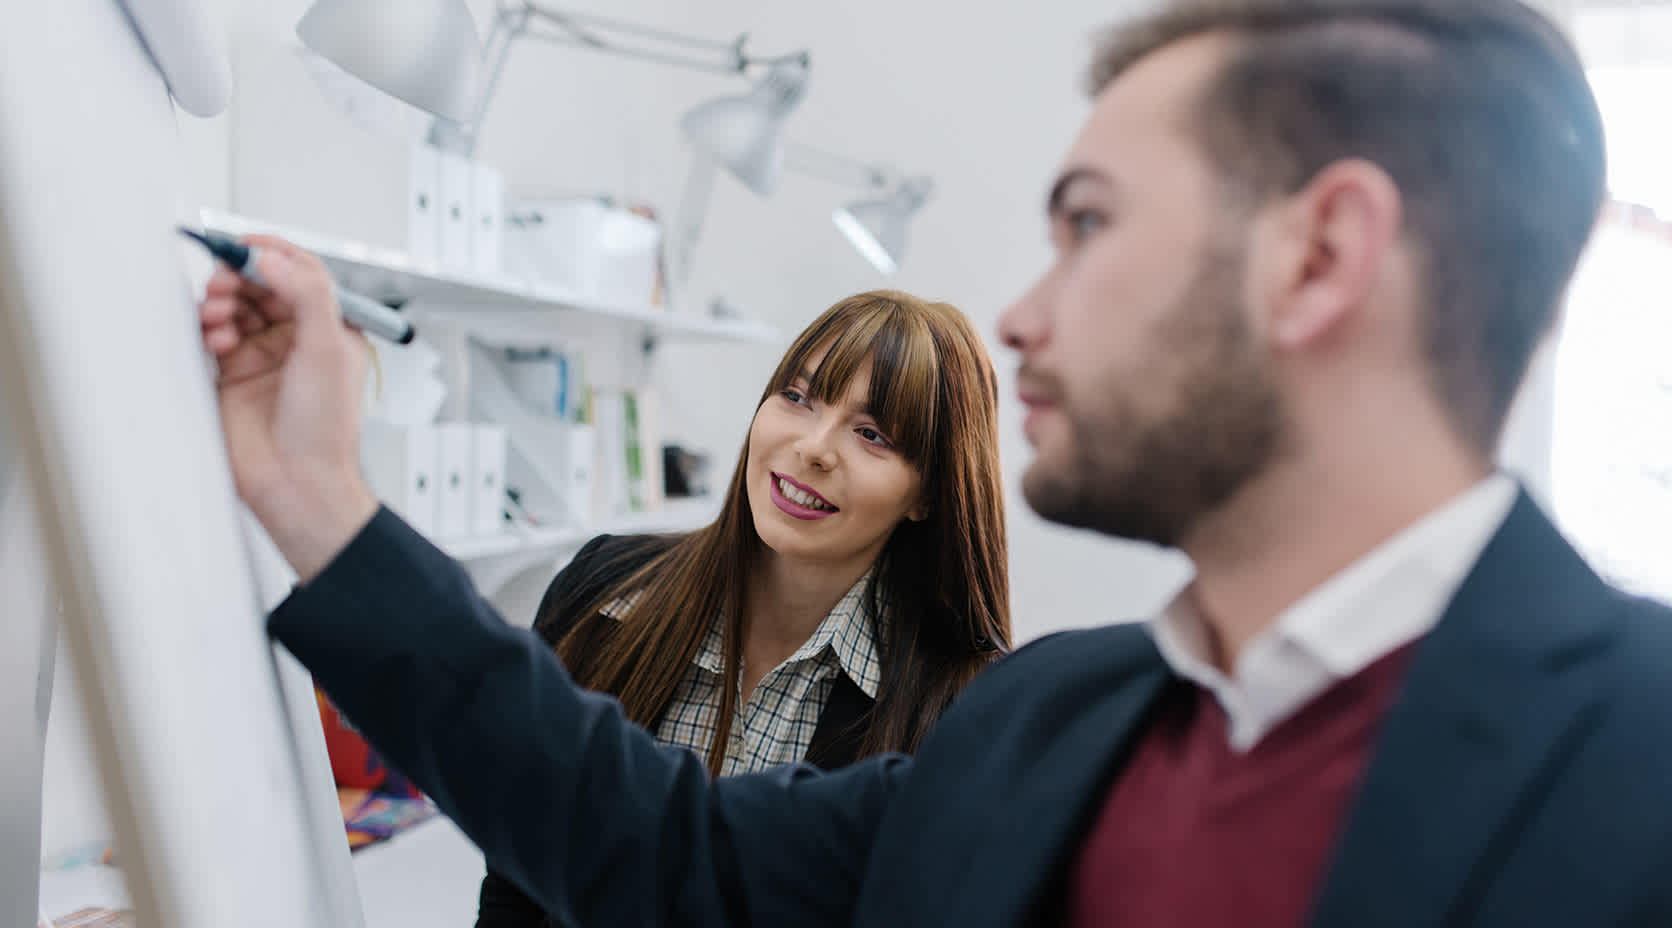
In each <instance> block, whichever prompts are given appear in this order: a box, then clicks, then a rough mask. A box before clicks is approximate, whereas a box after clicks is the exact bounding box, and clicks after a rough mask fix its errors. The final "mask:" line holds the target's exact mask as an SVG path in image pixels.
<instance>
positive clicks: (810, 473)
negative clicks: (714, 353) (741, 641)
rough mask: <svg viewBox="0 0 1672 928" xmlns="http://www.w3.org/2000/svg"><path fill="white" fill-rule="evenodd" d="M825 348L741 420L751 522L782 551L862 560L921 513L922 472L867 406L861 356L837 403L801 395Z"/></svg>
mask: <svg viewBox="0 0 1672 928" xmlns="http://www.w3.org/2000/svg"><path fill="white" fill-rule="evenodd" d="M824 353H825V352H824V350H822V349H821V350H819V351H816V352H814V353H813V354H812V355H811V356H810V357H809V358H808V363H807V367H806V369H804V370H802V371H801V372H800V373H799V374H798V375H797V376H796V377H794V378H792V379H791V381H790V383H789V385H788V386H787V387H785V388H784V389H783V390H782V391H780V392H779V393H777V394H775V395H773V396H770V397H768V398H767V400H766V402H765V403H762V404H761V408H760V409H759V410H758V411H756V413H755V421H754V424H753V425H752V426H751V427H750V428H749V460H748V464H747V465H746V467H745V479H746V480H747V485H748V491H749V508H750V510H751V511H752V512H753V514H754V519H755V531H756V532H758V533H759V534H760V537H761V540H762V541H764V542H765V543H766V545H767V547H769V548H771V549H772V550H773V551H775V552H776V553H778V554H779V555H782V556H784V557H790V558H796V559H805V560H813V561H819V562H824V563H830V564H854V565H857V564H861V563H863V564H867V565H868V564H869V563H871V562H872V561H874V560H875V559H876V557H877V555H878V554H880V553H881V552H882V549H883V546H884V545H885V544H886V543H887V542H888V537H889V535H890V534H891V533H892V532H893V531H894V527H895V526H897V525H899V524H900V520H901V519H906V518H910V519H922V518H923V517H924V507H923V504H922V490H923V486H922V478H921V476H920V475H919V474H918V472H917V468H916V467H914V466H913V465H912V464H911V463H910V462H909V461H907V460H906V458H905V456H904V455H903V454H901V453H900V452H899V451H898V450H896V448H895V447H894V445H893V443H892V437H891V436H889V435H888V434H886V433H885V432H883V430H882V427H881V426H880V425H879V424H878V423H877V421H876V419H874V418H873V417H872V416H871V415H870V413H869V412H868V411H867V409H866V408H865V407H866V397H867V395H868V393H869V388H870V384H871V362H869V361H866V362H865V364H864V366H863V367H861V368H860V369H859V370H858V371H857V372H856V373H855V375H854V377H853V379H852V381H851V382H850V383H849V384H848V391H847V395H846V396H845V397H844V398H843V399H842V401H841V402H840V403H837V404H825V403H821V402H819V401H817V400H815V399H813V398H812V397H810V396H808V394H807V384H808V381H809V379H810V378H811V376H812V374H813V372H814V371H815V370H816V369H817V368H818V365H819V363H820V362H821V361H822V360H823V359H824Z"/></svg>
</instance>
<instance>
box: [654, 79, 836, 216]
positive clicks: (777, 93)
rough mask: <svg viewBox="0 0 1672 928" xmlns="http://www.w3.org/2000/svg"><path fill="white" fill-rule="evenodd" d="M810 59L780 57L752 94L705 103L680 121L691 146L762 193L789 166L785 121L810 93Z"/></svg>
mask: <svg viewBox="0 0 1672 928" xmlns="http://www.w3.org/2000/svg"><path fill="white" fill-rule="evenodd" d="M807 76H808V66H807V61H806V59H804V58H792V59H787V60H784V61H780V62H778V63H776V64H774V65H773V66H772V68H771V69H770V70H769V71H767V73H766V76H765V77H763V78H761V80H760V83H758V84H756V85H755V86H754V87H753V88H751V89H750V90H749V91H748V92H747V93H744V94H739V95H737V96H732V97H722V98H720V99H718V100H711V101H709V102H707V103H703V104H701V105H699V106H697V107H695V108H694V109H692V110H691V111H690V112H688V113H686V114H685V116H684V118H683V119H681V120H680V121H679V128H680V130H681V131H682V132H684V133H685V137H686V138H687V139H690V141H691V144H692V145H694V146H696V148H697V149H698V150H699V151H701V152H703V153H704V154H707V155H708V156H709V157H712V158H713V159H714V160H715V161H717V162H719V163H720V164H722V165H724V166H725V168H726V170H727V171H729V172H731V174H732V176H733V177H736V178H737V179H738V180H739V181H742V182H743V185H744V186H746V187H748V188H749V189H750V190H753V191H754V192H755V193H757V194H760V195H761V196H769V195H771V193H772V191H774V190H776V189H777V187H778V178H779V176H781V175H782V174H783V170H784V138H783V136H784V120H785V119H786V118H787V117H788V116H789V113H790V111H791V110H793V109H795V107H796V105H797V104H799V103H800V102H801V99H802V97H804V96H806V94H807Z"/></svg>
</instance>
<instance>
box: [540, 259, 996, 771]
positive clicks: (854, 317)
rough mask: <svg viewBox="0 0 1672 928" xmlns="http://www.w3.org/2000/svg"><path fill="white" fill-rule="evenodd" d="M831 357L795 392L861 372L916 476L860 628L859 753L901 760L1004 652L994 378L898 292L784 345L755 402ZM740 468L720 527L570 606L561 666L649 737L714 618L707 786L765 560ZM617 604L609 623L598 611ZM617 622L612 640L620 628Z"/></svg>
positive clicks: (847, 307) (945, 321)
mask: <svg viewBox="0 0 1672 928" xmlns="http://www.w3.org/2000/svg"><path fill="white" fill-rule="evenodd" d="M826 345H828V346H829V350H828V352H826V354H825V356H824V358H823V360H822V361H821V362H820V363H819V366H818V369H817V370H816V371H814V373H813V378H812V383H811V384H809V385H808V392H809V394H810V395H811V396H813V397H814V398H817V399H819V400H820V401H822V402H826V403H834V402H839V401H840V400H841V398H843V397H844V396H846V394H847V390H848V385H849V383H850V382H851V381H852V379H853V377H854V375H855V374H856V373H857V372H858V371H859V370H860V369H861V368H863V366H864V364H865V362H866V361H870V362H871V365H872V367H871V383H870V396H869V398H868V402H869V408H870V409H871V410H872V413H873V415H874V416H875V417H876V419H877V421H878V424H879V425H880V426H881V427H882V429H883V430H884V431H885V432H886V433H887V434H888V435H889V436H890V437H891V438H892V439H893V440H894V442H895V446H896V447H897V448H899V449H900V450H901V452H902V453H903V454H904V455H905V456H906V458H907V460H909V461H910V462H911V463H912V464H913V465H914V466H916V467H917V468H918V470H919V473H920V474H921V475H922V477H923V488H924V494H925V499H926V500H928V502H929V509H928V517H927V518H925V519H924V520H923V521H921V522H913V521H910V520H906V521H902V522H901V523H900V525H899V527H897V528H896V529H895V530H894V534H893V535H892V536H891V537H890V538H889V540H888V542H887V543H886V544H885V546H884V548H883V551H882V554H881V555H880V556H879V558H878V560H877V564H876V568H877V569H876V571H875V573H874V582H873V583H872V584H871V586H870V590H869V595H870V596H871V603H870V605H871V607H872V608H871V610H870V615H871V616H873V621H875V619H874V617H876V616H878V615H881V614H882V608H883V607H885V606H886V610H887V616H888V621H887V622H885V623H883V625H882V627H880V628H878V627H873V629H872V632H873V634H874V635H875V637H876V641H877V643H878V651H879V658H880V663H881V668H882V680H881V682H880V684H879V686H878V689H877V703H876V706H875V707H874V708H873V710H872V712H871V714H870V717H869V719H868V720H867V730H866V733H865V736H864V737H863V738H862V739H861V742H860V751H861V753H862V754H866V755H869V754H876V753H882V752H885V751H911V750H914V749H915V748H916V747H917V745H918V742H920V741H921V740H922V738H923V736H924V735H925V734H926V733H927V732H928V730H929V728H930V727H931V726H932V725H933V724H934V722H935V720H936V719H937V718H938V717H939V716H940V713H941V712H942V711H944V710H945V708H946V707H947V706H948V705H950V704H951V702H952V700H953V699H954V698H956V696H957V695H958V693H959V692H960V691H961V690H962V689H963V688H964V686H965V685H967V684H968V683H969V682H970V680H971V679H973V678H974V677H975V675H976V674H977V673H978V672H979V671H980V670H981V669H982V667H984V666H986V664H987V663H988V662H989V661H990V660H991V659H992V658H993V656H994V655H995V653H997V652H1002V651H1006V650H1008V649H1009V647H1010V606H1009V602H1010V589H1009V582H1008V579H1007V575H1006V562H1007V553H1006V545H1005V526H1004V499H1003V484H1002V479H1003V478H1002V475H1001V472H1000V468H999V449H998V422H997V420H998V378H997V376H996V375H995V374H994V371H993V364H992V361H991V360H990V359H989V358H988V355H987V351H986V348H985V347H984V346H983V345H982V343H981V339H980V337H979V336H977V335H976V333H975V331H974V329H973V328H972V327H971V326H970V324H969V320H968V319H966V318H965V317H964V315H963V314H962V313H960V312H959V311H958V310H957V309H955V308H953V307H952V306H950V305H947V304H945V303H931V302H927V301H925V300H921V299H918V298H917V297H913V296H910V295H909V294H905V293H899V292H895V291H875V292H872V293H862V294H859V295H857V296H853V297H850V298H848V299H846V300H843V301H842V302H840V303H837V304H836V305H835V306H833V307H831V308H830V309H829V310H827V311H825V312H824V313H823V314H822V315H820V316H819V318H818V319H816V320H814V322H813V323H812V325H810V326H808V327H807V329H806V330H805V331H803V332H802V333H801V335H800V336H798V337H797V338H796V340H795V343H794V344H793V345H791V346H790V349H789V351H788V352H787V353H786V354H785V355H784V358H783V360H782V361H780V362H779V364H778V369H777V371H776V372H775V373H774V374H773V375H772V380H771V381H770V382H769V383H768V384H767V387H766V390H765V392H764V393H763V394H762V396H761V402H762V403H764V402H766V400H767V399H769V398H770V397H772V396H773V395H774V394H776V393H777V392H778V391H780V390H782V389H784V388H786V387H787V386H789V384H790V382H791V381H792V380H793V379H794V378H795V377H796V376H797V375H798V374H799V373H800V372H801V371H802V370H803V369H804V367H805V366H806V364H807V360H808V358H809V357H810V356H812V355H813V354H814V353H815V352H816V351H817V350H818V349H819V348H821V347H824V346H826ZM748 460H749V445H748V441H747V440H745V442H744V446H743V453H742V454H741V455H740V456H739V458H738V463H737V468H736V470H735V471H734V472H733V474H732V479H731V485H730V487H729V488H728V489H727V490H726V499H725V503H724V505H723V506H722V507H721V510H720V516H719V518H718V519H717V520H716V521H715V522H714V523H713V524H712V525H709V526H708V527H706V528H703V529H701V530H698V531H696V532H692V533H691V534H689V535H686V536H684V537H683V538H681V539H679V540H678V541H677V542H675V543H673V545H672V546H671V547H670V548H669V549H668V550H667V551H665V552H663V553H661V554H659V555H657V556H655V557H653V558H652V559H651V560H650V561H649V562H648V563H647V564H646V565H645V566H644V567H643V568H641V569H639V570H638V571H635V572H634V573H633V574H632V575H630V576H629V577H627V579H626V580H624V581H622V582H621V583H620V584H618V585H616V586H615V587H613V588H611V589H608V590H605V591H603V592H602V593H601V594H600V595H599V596H597V597H596V598H595V599H594V601H593V602H590V603H585V604H583V610H584V611H583V612H582V613H581V614H582V616H583V618H582V619H580V620H579V621H578V622H577V623H576V624H575V626H574V628H573V629H572V630H571V631H570V633H569V634H568V635H567V636H566V637H565V638H564V639H563V640H562V641H561V642H559V644H558V654H559V655H560V656H562V658H563V660H564V663H565V664H567V665H568V666H569V668H570V669H571V671H572V672H573V673H574V675H575V677H576V679H577V681H578V682H580V683H581V684H582V685H583V686H587V687H589V688H592V689H595V690H600V691H603V692H606V693H610V694H612V695H614V696H615V697H616V698H617V699H619V700H620V701H621V704H622V706H623V707H624V709H625V710H626V713H627V715H628V717H629V718H631V719H632V720H633V721H635V722H637V723H638V724H640V725H643V726H646V727H649V726H651V725H653V724H655V721H656V720H657V719H658V718H659V717H660V716H661V714H662V713H663V712H664V711H665V710H666V709H667V707H668V704H669V703H670V702H671V701H672V700H673V696H674V692H675V690H676V689H677V688H678V686H679V683H680V681H681V680H682V679H683V678H684V677H685V675H686V673H687V672H688V669H689V668H690V666H691V662H692V660H693V659H694V658H695V656H696V654H697V651H698V649H699V648H700V647H701V645H702V641H703V638H704V636H705V635H707V633H708V630H709V628H710V627H711V623H712V622H713V621H714V618H715V616H724V617H725V627H724V630H723V636H722V637H723V641H724V644H723V650H724V662H723V665H722V669H723V675H724V677H725V679H726V680H728V681H730V683H729V685H724V686H721V687H720V694H721V695H720V707H719V708H720V711H719V717H718V721H717V728H716V731H715V735H714V740H713V742H712V743H711V744H710V746H709V750H708V769H709V771H710V772H711V773H712V774H714V775H716V776H717V775H718V774H719V772H720V769H721V764H722V763H723V761H724V760H725V754H726V745H727V744H728V743H729V741H730V736H731V724H732V717H733V716H734V715H735V714H736V712H737V699H738V677H739V672H740V668H741V667H742V653H743V642H744V638H745V636H746V632H747V629H748V622H749V620H750V617H749V616H748V615H745V614H744V601H743V591H744V587H745V585H746V580H747V577H748V575H749V570H750V568H751V566H752V565H753V564H755V563H756V562H757V559H758V556H759V553H760V551H761V548H762V544H763V543H762V542H761V539H760V536H759V535H758V534H757V533H756V532H755V521H754V517H753V514H752V513H751V511H750V508H749V496H748V493H747V492H745V487H744V474H745V471H746V467H747V463H748ZM629 593H637V594H638V596H637V597H636V598H635V599H634V600H633V601H632V605H631V607H630V608H628V609H626V610H625V611H623V612H621V613H619V614H618V615H616V616H615V617H614V618H611V617H607V616H604V615H602V614H601V613H600V610H601V609H602V608H604V607H606V606H608V605H609V604H611V603H613V602H615V601H617V600H619V599H621V598H622V597H623V596H625V595H626V594H629ZM617 620H619V626H617Z"/></svg>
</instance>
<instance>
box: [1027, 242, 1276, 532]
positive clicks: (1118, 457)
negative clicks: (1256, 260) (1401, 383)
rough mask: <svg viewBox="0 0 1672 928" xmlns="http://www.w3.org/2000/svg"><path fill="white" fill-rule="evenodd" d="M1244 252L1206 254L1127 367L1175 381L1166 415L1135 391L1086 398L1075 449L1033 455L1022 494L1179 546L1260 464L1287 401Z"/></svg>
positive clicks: (1070, 411)
mask: <svg viewBox="0 0 1672 928" xmlns="http://www.w3.org/2000/svg"><path fill="white" fill-rule="evenodd" d="M1243 263H1244V262H1243V260H1242V257H1241V255H1240V254H1234V253H1233V254H1226V253H1220V254H1215V255H1210V256H1209V257H1208V258H1207V259H1206V260H1204V262H1203V265H1202V268H1201V270H1200V271H1199V272H1198V274H1197V276H1196V279H1195V280H1194V281H1193V282H1192V284H1191V286H1190V287H1189V288H1188V289H1187V291H1186V292H1185V294H1184V295H1183V297H1182V298H1181V299H1180V300H1179V305H1178V308H1177V312H1176V314H1175V315H1174V316H1173V317H1172V318H1171V319H1169V320H1168V321H1167V322H1166V323H1164V324H1163V326H1162V327H1161V328H1160V329H1159V330H1158V331H1157V333H1156V336H1155V339H1154V341H1155V344H1154V345H1153V346H1152V347H1150V348H1149V349H1147V350H1146V355H1147V357H1149V358H1151V359H1153V361H1152V363H1149V364H1146V365H1144V366H1143V367H1142V368H1140V369H1136V370H1134V371H1133V372H1132V374H1131V375H1130V376H1128V377H1127V378H1125V379H1126V380H1127V382H1129V383H1131V384H1133V385H1134V386H1135V387H1139V388H1142V389H1148V390H1155V389H1168V388H1170V389H1171V390H1172V394H1173V395H1172V396H1170V397H1166V398H1164V400H1163V403H1164V410H1163V411H1162V412H1161V413H1160V414H1159V415H1157V414H1156V413H1154V412H1151V411H1149V410H1146V409H1145V408H1144V404H1143V403H1141V402H1139V401H1138V400H1137V397H1135V396H1131V395H1124V394H1116V395H1111V396H1109V397H1107V398H1106V399H1104V400H1103V401H1102V402H1100V403H1097V404H1096V406H1095V408H1088V404H1086V403H1085V401H1084V398H1083V397H1082V398H1080V402H1081V408H1078V409H1075V408H1070V407H1069V406H1068V404H1067V400H1068V397H1066V396H1063V395H1062V394H1061V392H1060V391H1059V392H1058V399H1059V402H1061V403H1062V405H1061V407H1060V408H1061V409H1062V410H1063V412H1064V413H1065V414H1066V415H1067V417H1068V425H1069V428H1070V433H1071V434H1070V440H1071V443H1072V447H1071V449H1070V455H1071V457H1070V458H1069V460H1068V461H1067V462H1066V463H1065V465H1059V466H1058V468H1057V470H1056V471H1055V472H1052V471H1047V470H1046V469H1044V467H1043V466H1042V463H1043V462H1040V461H1037V460H1036V461H1035V462H1034V464H1033V466H1032V467H1030V468H1029V469H1028V471H1027V473H1026V475H1025V476H1024V478H1023V481H1022V491H1023V495H1024V496H1025V497H1026V498H1027V501H1028V503H1029V505H1031V506H1032V507H1033V509H1034V511H1036V512H1038V513H1039V514H1040V515H1041V516H1043V517H1045V518H1046V519H1049V520H1051V521H1053V522H1059V523H1062V524H1064V525H1070V526H1075V527H1078V528H1090V529H1094V530H1096V531H1099V532H1103V533H1105V534H1109V535H1115V536H1117V537H1121V538H1129V539H1132V540H1135V541H1146V542H1151V543H1154V544H1158V545H1165V546H1169V547H1176V546H1177V545H1178V544H1179V543H1180V541H1181V540H1182V539H1184V538H1185V537H1186V536H1187V534H1188V533H1189V532H1190V530H1191V529H1192V528H1193V527H1194V526H1195V525H1197V524H1198V522H1199V520H1200V519H1201V517H1202V516H1203V515H1205V514H1207V513H1210V512H1212V511H1214V510H1215V509H1217V508H1219V507H1220V506H1222V505H1223V504H1224V503H1225V502H1226V501H1227V500H1229V499H1230V498H1231V497H1232V496H1233V495H1234V494H1235V493H1236V492H1237V490H1239V489H1240V488H1242V487H1243V486H1244V485H1246V484H1247V483H1248V482H1249V481H1250V480H1252V479H1253V478H1254V477H1256V476H1258V475H1259V474H1260V473H1261V472H1263V471H1264V470H1265V469H1266V468H1267V466H1269V464H1270V462H1271V460H1272V459H1273V458H1274V457H1275V456H1276V454H1277V452H1278V450H1279V447H1280V445H1281V441H1282V438H1283V435H1284V422H1283V410H1282V404H1281V401H1280V400H1279V398H1278V395H1277V388H1276V385H1275V384H1274V383H1273V381H1272V378H1271V375H1270V373H1269V372H1268V371H1267V370H1266V368H1265V366H1264V364H1263V362H1262V358H1261V357H1260V354H1259V351H1258V349H1257V346H1256V343H1255V339H1254V335H1253V333H1252V332H1251V331H1250V329H1249V325H1248V321H1247V319H1246V317H1245V315H1244V314H1243V313H1242V312H1241V311H1240V309H1241V307H1240V305H1239V304H1240V294H1241V293H1242V279H1243Z"/></svg>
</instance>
